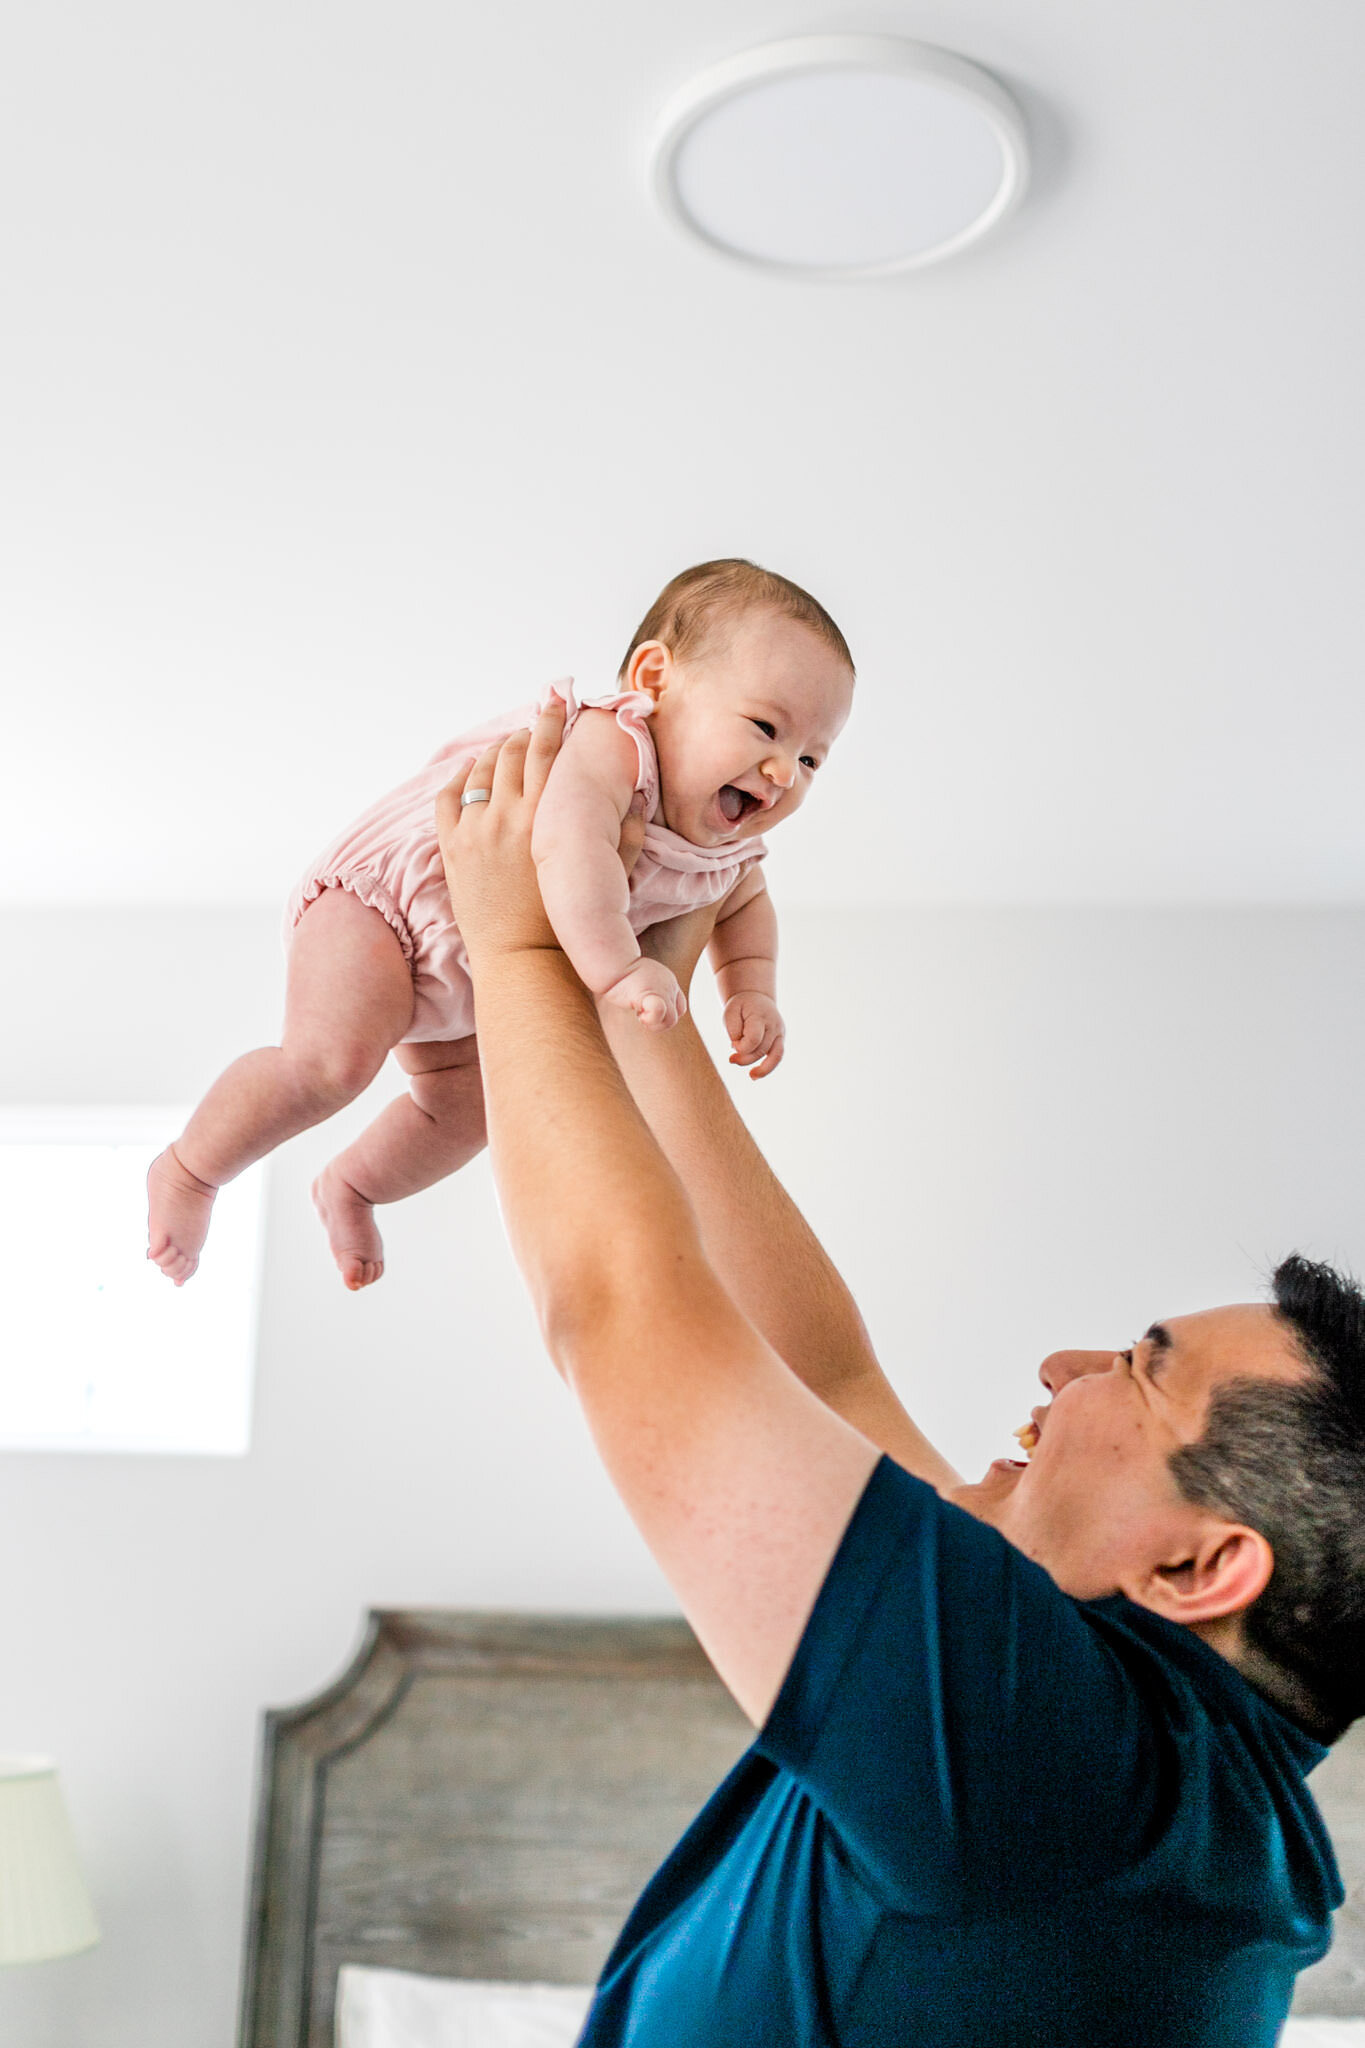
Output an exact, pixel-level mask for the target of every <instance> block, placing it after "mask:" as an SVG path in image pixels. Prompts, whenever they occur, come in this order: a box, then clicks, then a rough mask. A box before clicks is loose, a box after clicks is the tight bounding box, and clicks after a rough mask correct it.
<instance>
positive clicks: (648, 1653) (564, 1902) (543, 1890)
mask: <svg viewBox="0 0 1365 2048" xmlns="http://www.w3.org/2000/svg"><path fill="white" fill-rule="evenodd" d="M752 1734H753V1731H752V1730H751V1728H750V1727H749V1724H748V1722H747V1721H746V1720H745V1719H744V1717H743V1715H742V1714H741V1713H740V1711H739V1709H738V1707H736V1705H735V1704H734V1701H733V1700H732V1699H731V1698H730V1695H729V1694H728V1693H727V1692H726V1691H725V1689H724V1687H723V1686H722V1685H721V1683H720V1681H719V1679H718V1678H717V1677H716V1675H715V1673H714V1672H713V1671H712V1669H711V1667H710V1665H709V1664H708V1663H707V1661H706V1659H705V1657H704V1656H703V1655H702V1652H701V1650H700V1649H699V1648H698V1645H697V1642H696V1638H695V1637H694V1636H693V1634H692V1632H691V1630H690V1629H689V1628H688V1627H687V1625H686V1623H685V1622H682V1621H668V1620H650V1621H636V1620H620V1621H614V1620H601V1619H597V1620H577V1619H565V1618H563V1617H539V1616H531V1615H495V1614H451V1613H445V1612H442V1611H437V1610H422V1611H415V1612H404V1611H395V1612H383V1611H381V1612H376V1613H373V1614H371V1616H370V1619H369V1627H368V1629H367V1631H366V1635H365V1639H364V1642H363V1643H362V1645H361V1647H360V1650H359V1651H358V1653H357V1655H356V1657H355V1660H354V1662H353V1663H352V1664H351V1666H350V1668H349V1669H348V1670H347V1671H346V1672H344V1673H343V1675H342V1676H341V1677H340V1678H339V1679H338V1680H337V1681H336V1683H335V1684H334V1685H332V1686H329V1687H328V1689H327V1691H326V1692H324V1693H321V1694H320V1695H319V1696H318V1697H317V1698H316V1699H313V1700H309V1701H307V1702H305V1704H304V1705H302V1706H299V1707H293V1708H288V1709H286V1710H284V1711H282V1712H276V1713H271V1714H268V1715H267V1716H266V1722H265V1744H264V1755H263V1758H262V1767H261V1789H260V1807H259V1821H258V1826H257V1838H256V1856H255V1870H254V1878H253V1888H252V1900H251V1908H250V1914H249V1920H248V1926H247V1953H246V1968H245V1976H244V1982H243V1997H242V2023H241V2034H240V2041H241V2048H332V2037H333V2016H334V2009H335V2002H336V1978H337V1970H338V1968H339V1966H340V1965H341V1964H342V1963H343V1962H349V1963H364V1964H369V1965H371V1966H375V1967H382V1968H387V1969H403V1970H423V1971H428V1972H431V1973H433V1974H435V1975H439V1976H449V1977H477V1978H510V1979H513V1980H517V1979H520V1980H539V1981H541V1982H543V1983H551V1984H591V1983H592V1982H593V1981H594V1979H595V1978H596V1976H597V1974H598V1971H599V1970H600V1969H601V1966H602V1963H603V1962H604V1960H605V1959H606V1955H607V1952H608V1950H609V1949H610V1947H611V1944H612V1942H613V1941H614V1939H615V1937H616V1935H617V1933H618V1932H619V1931H620V1927H621V1924H622V1922H623V1921H624V1919H625V1917H626V1914H627V1913H628V1912H629V1910H630V1908H631V1906H632V1905H633V1904H634V1901H635V1898H636V1896H637V1894H638V1893H639V1891H640V1890H641V1888H642V1886H643V1885H644V1883H645V1881H646V1879H647V1878H648V1877H649V1876H650V1874H651V1872H652V1871H653V1870H654V1868H655V1867H656V1865H657V1864H658V1863H659V1861H660V1860H661V1858H662V1857H663V1855H664V1854H665V1852H666V1851H667V1850H668V1849H669V1848H671V1847H672V1845H673V1843H674V1842H675V1841H676V1840H677V1838H678V1836H679V1835H680V1834H681V1833H682V1831H683V1829H684V1828H685V1827H686V1826H687V1824H688V1822H689V1821H690V1820H691V1819H692V1818H693V1816H694V1815H695V1813H696V1812H697V1810H698V1808H699V1807H700V1806H701V1805H702V1803H703V1801H704V1800H705V1799H706V1797H707V1796H708V1794H709V1793H711V1792H712V1791H713V1790H714V1789H715V1787H716V1786H717V1785H718V1784H719V1782H720V1780H721V1779H722V1777H724V1775H725V1773H726V1772H727V1771H728V1770H729V1768H730V1766H731V1765H732V1764H733V1763H734V1762H735V1761H736V1759H737V1758H738V1757H739V1756H740V1755H741V1753H742V1752H743V1750H744V1749H745V1748H746V1747H747V1746H748V1744H749V1742H750V1741H751V1740H752Z"/></svg>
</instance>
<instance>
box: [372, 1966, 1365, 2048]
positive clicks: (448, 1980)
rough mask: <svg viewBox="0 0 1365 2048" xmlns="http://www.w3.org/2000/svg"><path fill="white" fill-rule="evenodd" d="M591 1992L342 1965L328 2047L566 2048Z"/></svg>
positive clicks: (1321, 2023)
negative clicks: (334, 2023)
mask: <svg viewBox="0 0 1365 2048" xmlns="http://www.w3.org/2000/svg"><path fill="white" fill-rule="evenodd" d="M591 1997H592V1993H591V1991H589V1990H587V1989H586V1988H582V1989H580V1988H579V1987H578V1986H577V1985H574V1986H568V1985H563V1984H476V1983H472V1982H470V1981H468V1980H465V1979H460V1978H455V1977H418V1976H414V1975H413V1974H412V1973H411V1972H410V1971H407V1970H362V1969H357V1968H356V1967H355V1966H354V1965H352V1964H348V1965H347V1966H346V1967H345V1968H344V1969H343V1970H342V1972H341V1980H340V1984H339V1986H338V1996H337V2035H336V2048H573V2044H574V2042H575V2041H576V2040H577V2039H578V2034H579V2030H580V2028H581V2027H582V2025H583V2021H584V2019H585V2018H586V2016H587V2011H588V2002H589V2000H590V1999H591ZM1280 2048H1365V2019H1360V2020H1290V2021H1288V2022H1287V2023H1286V2026H1285V2030H1284V2032H1283V2034H1282V2035H1281V2036H1280Z"/></svg>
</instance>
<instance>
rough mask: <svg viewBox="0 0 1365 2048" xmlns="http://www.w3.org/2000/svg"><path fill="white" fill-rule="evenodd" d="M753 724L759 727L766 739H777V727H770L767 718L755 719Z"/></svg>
mask: <svg viewBox="0 0 1365 2048" xmlns="http://www.w3.org/2000/svg"><path fill="white" fill-rule="evenodd" d="M752 723H753V724H754V725H756V726H757V727H758V729H759V731H760V732H761V733H762V735H763V737H764V739H766V740H775V739H776V738H777V727H776V726H775V725H769V723H768V721H767V719H766V718H755V719H754V720H753V721H752Z"/></svg>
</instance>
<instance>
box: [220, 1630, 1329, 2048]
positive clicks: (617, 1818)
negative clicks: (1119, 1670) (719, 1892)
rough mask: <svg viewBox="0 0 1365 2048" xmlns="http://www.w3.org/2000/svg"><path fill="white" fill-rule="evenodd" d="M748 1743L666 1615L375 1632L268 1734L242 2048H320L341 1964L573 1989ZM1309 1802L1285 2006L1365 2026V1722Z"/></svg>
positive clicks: (329, 2043) (272, 1721)
mask: <svg viewBox="0 0 1365 2048" xmlns="http://www.w3.org/2000/svg"><path fill="white" fill-rule="evenodd" d="M750 1739H751V1730H750V1728H749V1726H748V1723H747V1722H746V1721H745V1720H744V1718H743V1716H742V1715H741V1714H740V1712H739V1709H738V1708H737V1707H736V1706H735V1705H734V1702H733V1701H732V1700H731V1698H730V1696H729V1694H728V1693H727V1692H726V1691H725V1690H724V1688H723V1687H722V1686H721V1684H720V1681H719V1680H718V1679H717V1678H716V1676H715V1674H714V1673H713V1672H712V1670H711V1667H710V1665H709V1664H708V1663H707V1662H706V1659H705V1658H704V1656H703V1655H702V1653H701V1650H700V1649H699V1647H698V1645H697V1642H696V1640H695V1638H694V1637H693V1635H692V1633H691V1631H690V1630H689V1629H688V1627H687V1626H686V1624H685V1623H684V1622H681V1621H663V1620H657V1621H656V1620H651V1621H636V1620H620V1621H613V1620H602V1619H596V1620H577V1619H565V1618H562V1617H538V1616H530V1615H495V1614H453V1613H447V1612H444V1611H439V1610H418V1611H392V1612H387V1611H386V1612H376V1613H373V1614H371V1616H370V1618H369V1626H368V1629H367V1632H366V1635H365V1639H364V1642H363V1643H362V1645H361V1647H360V1650H359V1651H358V1653H357V1655H356V1657H355V1660H354V1661H353V1663H352V1664H351V1666H350V1668H349V1669H348V1670H347V1671H346V1672H345V1673H343V1675H342V1676H341V1677H340V1678H339V1679H338V1680H337V1681H336V1683H335V1684H334V1685H332V1686H330V1687H328V1689H327V1690H326V1691H325V1692H323V1693H321V1694H320V1695H319V1696H318V1697H317V1698H316V1699H313V1700H309V1701H307V1702H305V1704H304V1705H302V1706H299V1707H293V1708H289V1709H286V1710H284V1711H282V1712H276V1713H271V1714H268V1715H267V1716H266V1723H265V1744H264V1755H263V1759H262V1769H261V1789H260V1810H259V1822H258V1828H257V1839H256V1858H255V1872H254V1881H253V1891H252V1901H251V1910H250V1916H249V1921H248V1927H247V1953H246V1968H245V1977H244V1984H243V1999H242V2024H241V2035H240V2042H241V2048H333V2017H334V2009H335V2001H336V1979H337V1970H338V1968H339V1967H340V1965H341V1964H342V1963H344V1962H351V1963H365V1964H370V1965H372V1966H375V1967H380V1968H388V1969H405V1970H419V1971H427V1972H430V1973H432V1974H434V1975H437V1976H448V1977H476V1978H509V1979H513V1980H522V1981H526V1980H539V1981H541V1982H545V1983H560V1984H590V1983H591V1982H592V1981H593V1980H594V1978H595V1977H596V1976H597V1973H598V1971H599V1969H600V1968H601V1965H602V1962H603V1960H604V1959H605V1957H606V1954H607V1952H608V1950H609V1949H610V1947H611V1944H612V1942H613V1940H614V1939H615V1936H616V1934H617V1932H618V1931H619V1929H620V1926H621V1923H622V1922H623V1920H624V1919H625V1917H626V1914H627V1913H628V1911H629V1910H630V1907H631V1905H632V1904H633V1903H634V1900H635V1898H636V1895H637V1894H638V1892H639V1891H640V1888H641V1887H642V1885H643V1884H644V1882H645V1880H646V1879H647V1878H648V1877H649V1876H650V1874H651V1872H652V1871H653V1870H654V1868H655V1867H656V1865H657V1864H658V1862H659V1861H660V1859H661V1858H662V1856H663V1855H664V1853H665V1852H666V1851H667V1850H668V1849H669V1848H670V1847H671V1846H672V1845H673V1843H674V1842H675V1841H676V1840H677V1838H678V1836H679V1835H680V1834H681V1833H682V1831H683V1829H684V1828H685V1827H686V1826H687V1823H688V1822H689V1821H690V1820H691V1819H692V1817H693V1816H694V1814H695V1813H696V1812H697V1810H698V1809H699V1808H700V1806H701V1805H702V1803H703V1801H704V1800H705V1799H706V1797H707V1796H708V1794H709V1793H710V1792H711V1791H713V1790H714V1788H715V1786H716V1785H717V1784H719V1782H720V1780H721V1778H722V1777H723V1776H724V1775H725V1773H726V1771H727V1770H728V1769H729V1768H730V1766H731V1765H732V1764H733V1763H734V1762H735V1760H736V1759H737V1758H738V1757H739V1755H740V1754H741V1752H742V1751H743V1750H744V1749H745V1748H746V1746H747V1745H748V1743H749V1741H750ZM1311 1784H1312V1789H1313V1792H1314V1794H1315V1796H1316V1797H1317V1799H1318V1801H1319V1804H1320V1805H1321V1806H1322V1809H1323V1812H1324V1814H1325V1815H1326V1818H1327V1823H1328V1826H1329V1827H1330V1828H1331V1830H1332V1836H1333V1840H1334V1842H1335V1843H1336V1848H1337V1855H1338V1859H1339V1861H1340V1864H1341V1871H1342V1877H1343V1879H1344V1881H1345V1884H1346V1888H1347V1901H1346V1905H1345V1907H1344V1908H1343V1910H1342V1912H1341V1913H1340V1914H1339V1915H1338V1917H1337V1929H1336V1939H1335V1941H1334V1944H1333V1947H1332V1951H1331V1953H1330V1954H1329V1955H1328V1956H1327V1958H1326V1959H1325V1960H1324V1961H1323V1962H1322V1963H1320V1964H1319V1965H1318V1966H1317V1968H1316V1969H1314V1970H1309V1971H1307V1972H1306V1973H1305V1974H1304V1975H1303V1976H1302V1977H1301V1978H1300V1979H1299V1985H1298V1993H1297V1996H1296V1998H1295V2001H1294V2010H1295V2012H1297V2013H1330V2014H1335V2015H1339V2016H1342V2017H1352V2016H1360V2015H1365V1723H1362V1724H1361V1726H1360V1727H1359V1728H1357V1729H1355V1730H1353V1731H1352V1733H1351V1734H1349V1735H1348V1736H1346V1737H1345V1738H1344V1740H1343V1741H1342V1742H1340V1743H1338V1745H1337V1746H1336V1748H1335V1749H1334V1750H1333V1751H1332V1754H1331V1755H1330V1756H1329V1757H1328V1759H1327V1761H1326V1762H1325V1763H1324V1764H1322V1765H1321V1767H1320V1768H1319V1769H1318V1770H1317V1771H1316V1772H1315V1773H1314V1774H1313V1778H1312V1780H1311Z"/></svg>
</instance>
